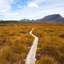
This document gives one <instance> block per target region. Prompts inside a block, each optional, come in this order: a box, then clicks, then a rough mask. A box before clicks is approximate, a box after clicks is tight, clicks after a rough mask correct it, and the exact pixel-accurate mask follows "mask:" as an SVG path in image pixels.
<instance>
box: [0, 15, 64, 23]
mask: <svg viewBox="0 0 64 64" xmlns="http://www.w3.org/2000/svg"><path fill="white" fill-rule="evenodd" d="M35 22H37V23H40V22H41V23H64V18H63V17H62V16H61V15H60V14H52V15H48V16H45V17H44V18H42V19H37V20H29V19H22V20H19V21H17V20H8V21H0V24H1V23H5V24H9V23H35Z"/></svg>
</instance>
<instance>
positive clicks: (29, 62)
mask: <svg viewBox="0 0 64 64" xmlns="http://www.w3.org/2000/svg"><path fill="white" fill-rule="evenodd" d="M29 33H30V35H32V36H33V37H34V41H33V45H32V46H31V49H30V51H29V53H28V55H27V57H26V61H25V64H35V61H36V58H35V57H36V50H37V45H38V37H37V36H35V35H34V34H33V33H32V30H31V31H30V32H29Z"/></svg>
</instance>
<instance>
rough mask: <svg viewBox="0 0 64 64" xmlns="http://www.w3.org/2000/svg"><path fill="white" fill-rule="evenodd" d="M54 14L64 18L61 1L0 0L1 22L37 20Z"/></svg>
mask: <svg viewBox="0 0 64 64" xmlns="http://www.w3.org/2000/svg"><path fill="white" fill-rule="evenodd" d="M18 1H19V2H18ZM21 2H22V3H21ZM12 4H13V5H12ZM54 13H59V14H61V15H62V16H64V1H63V0H61V1H60V0H0V19H3V20H20V19H24V18H26V19H38V18H42V17H44V16H46V15H49V14H54Z"/></svg>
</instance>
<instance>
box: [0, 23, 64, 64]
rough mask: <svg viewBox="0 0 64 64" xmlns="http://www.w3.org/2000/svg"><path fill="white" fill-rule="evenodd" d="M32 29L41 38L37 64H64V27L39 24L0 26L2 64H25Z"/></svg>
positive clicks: (0, 56)
mask: <svg viewBox="0 0 64 64" xmlns="http://www.w3.org/2000/svg"><path fill="white" fill-rule="evenodd" d="M32 28H35V29H34V31H33V33H34V34H35V35H37V36H38V37H39V44H38V49H37V55H36V58H37V61H36V64H64V25H58V24H38V23H27V24H8V25H3V26H0V64H19V63H21V64H24V62H25V58H26V55H27V53H28V51H29V50H30V47H31V45H32V41H33V37H32V36H30V35H29V31H30V30H31V29H32Z"/></svg>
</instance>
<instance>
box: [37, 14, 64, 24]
mask: <svg viewBox="0 0 64 64" xmlns="http://www.w3.org/2000/svg"><path fill="white" fill-rule="evenodd" d="M38 21H40V22H47V23H48V22H49V23H52V22H54V23H64V18H63V17H62V16H61V15H59V14H53V15H48V16H45V17H44V18H42V19H39V20H38Z"/></svg>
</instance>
